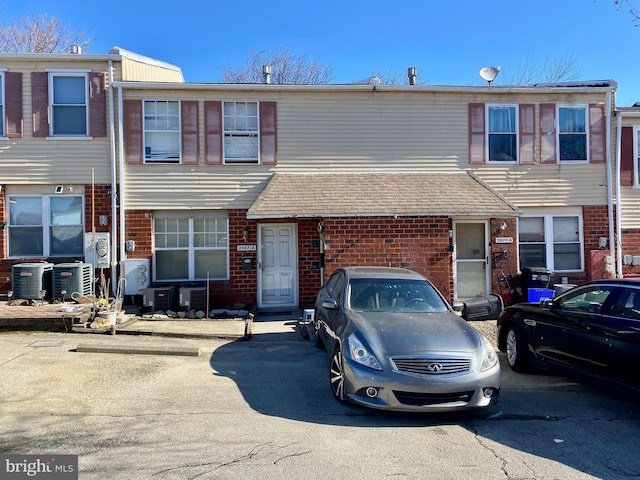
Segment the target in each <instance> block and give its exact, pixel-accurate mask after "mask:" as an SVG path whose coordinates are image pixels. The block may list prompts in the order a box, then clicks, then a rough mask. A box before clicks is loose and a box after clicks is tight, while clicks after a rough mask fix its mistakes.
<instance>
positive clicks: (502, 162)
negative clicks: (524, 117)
mask: <svg viewBox="0 0 640 480" xmlns="http://www.w3.org/2000/svg"><path fill="white" fill-rule="evenodd" d="M494 108H496V109H497V108H513V109H514V115H515V124H514V127H515V132H513V133H505V132H491V131H490V125H491V122H490V114H489V112H490V111H491V109H494ZM519 112H520V106H519V105H518V104H507V103H489V104H487V106H486V108H485V125H486V126H487V129H486V133H485V135H486V139H485V145H486V147H485V158H486V159H487V163H492V164H498V165H511V164H517V163H518V162H519V161H520V118H519V117H520V115H519ZM491 135H509V136H511V135H515V138H516V145H515V155H516V158H515V160H491V147H490V138H491Z"/></svg>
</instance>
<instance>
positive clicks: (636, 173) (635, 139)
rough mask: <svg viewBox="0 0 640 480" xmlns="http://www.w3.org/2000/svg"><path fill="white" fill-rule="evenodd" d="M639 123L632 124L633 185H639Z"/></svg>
mask: <svg viewBox="0 0 640 480" xmlns="http://www.w3.org/2000/svg"><path fill="white" fill-rule="evenodd" d="M639 142H640V125H634V126H633V185H634V187H640V144H639Z"/></svg>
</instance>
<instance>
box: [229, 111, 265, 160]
mask: <svg viewBox="0 0 640 480" xmlns="http://www.w3.org/2000/svg"><path fill="white" fill-rule="evenodd" d="M258 124H259V122H258V102H224V103H223V126H224V147H223V148H224V163H258V161H259V136H258Z"/></svg>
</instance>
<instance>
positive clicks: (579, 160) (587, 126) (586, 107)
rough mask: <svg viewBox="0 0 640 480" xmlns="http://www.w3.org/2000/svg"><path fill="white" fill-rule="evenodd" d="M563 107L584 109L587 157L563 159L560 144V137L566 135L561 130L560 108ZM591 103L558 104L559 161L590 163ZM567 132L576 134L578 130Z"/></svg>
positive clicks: (557, 151) (557, 140)
mask: <svg viewBox="0 0 640 480" xmlns="http://www.w3.org/2000/svg"><path fill="white" fill-rule="evenodd" d="M563 108H569V109H582V110H583V111H584V130H585V131H584V141H585V156H586V157H587V158H585V159H577V160H573V159H572V160H562V151H561V150H562V149H561V145H560V137H561V136H562V135H564V133H562V132H560V110H561V109H563ZM589 125H590V121H589V105H586V104H575V105H572V104H566V105H565V104H560V105H556V127H557V128H556V145H557V146H558V148H556V161H557V162H558V163H568V164H580V163H589V153H590V152H589V150H590V148H589V130H590V128H589ZM566 134H576V132H566Z"/></svg>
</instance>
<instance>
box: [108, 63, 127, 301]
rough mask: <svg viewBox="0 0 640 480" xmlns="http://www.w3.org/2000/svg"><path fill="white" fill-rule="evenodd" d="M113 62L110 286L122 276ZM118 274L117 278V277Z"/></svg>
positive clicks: (111, 95) (110, 110) (110, 142)
mask: <svg viewBox="0 0 640 480" xmlns="http://www.w3.org/2000/svg"><path fill="white" fill-rule="evenodd" d="M112 80H113V61H112V60H109V137H110V138H109V144H110V150H111V259H110V263H111V285H113V286H114V288H115V286H116V285H118V278H119V276H120V277H122V276H124V272H123V271H122V269H120V272H118V271H117V270H116V269H115V268H114V267H115V266H116V265H117V264H118V252H117V249H118V243H117V241H116V240H117V236H118V224H117V222H116V220H117V218H118V205H117V198H118V196H117V195H116V188H117V185H118V182H117V180H118V178H117V175H116V174H117V172H116V137H115V125H114V122H115V119H114V118H113V88H114V87H113V83H112ZM118 273H119V276H118Z"/></svg>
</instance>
